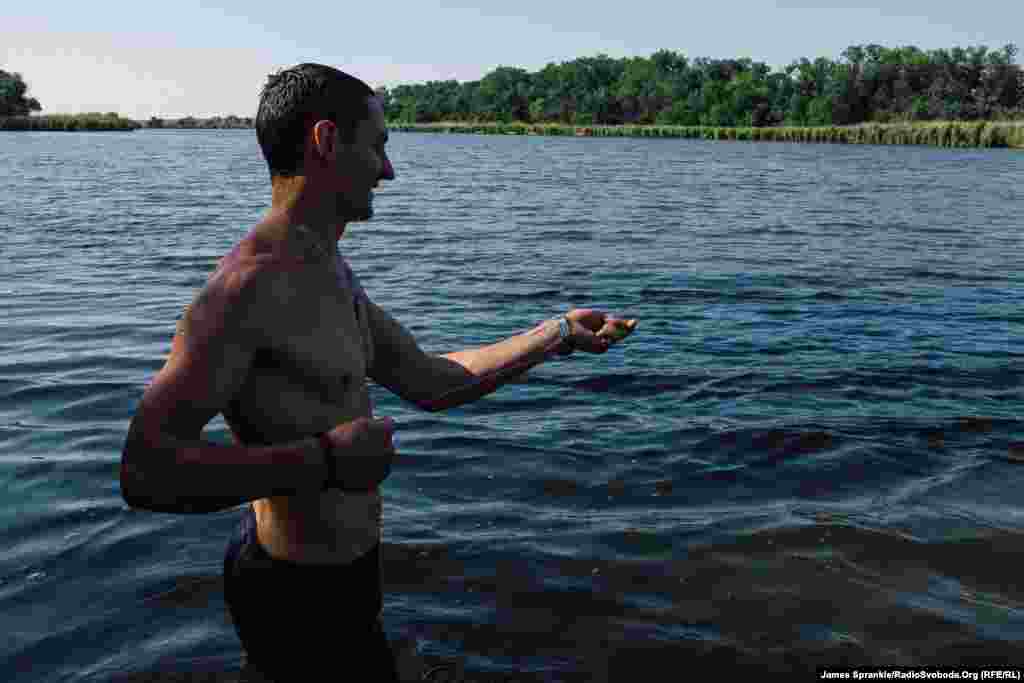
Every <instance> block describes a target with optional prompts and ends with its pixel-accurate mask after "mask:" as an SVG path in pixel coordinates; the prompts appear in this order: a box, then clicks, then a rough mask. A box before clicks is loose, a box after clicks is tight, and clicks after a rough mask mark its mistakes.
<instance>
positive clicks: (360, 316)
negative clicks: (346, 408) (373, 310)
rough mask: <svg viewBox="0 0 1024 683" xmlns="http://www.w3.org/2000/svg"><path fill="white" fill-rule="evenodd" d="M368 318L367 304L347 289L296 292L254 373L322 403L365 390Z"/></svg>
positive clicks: (370, 348) (369, 351)
mask: <svg viewBox="0 0 1024 683" xmlns="http://www.w3.org/2000/svg"><path fill="white" fill-rule="evenodd" d="M366 316H367V312H366V310H365V303H364V302H363V301H361V300H359V299H357V298H356V297H355V296H354V295H353V293H352V291H351V290H350V289H349V288H347V287H340V286H339V287H335V288H324V287H319V288H310V289H308V290H306V291H302V290H299V291H297V292H295V293H294V295H293V296H291V297H289V305H288V306H285V307H282V313H281V317H280V320H279V321H277V322H276V323H275V325H274V329H273V332H272V334H271V335H269V340H268V345H267V347H266V348H264V349H261V350H260V351H258V352H257V354H256V358H255V362H254V363H253V367H252V371H253V372H256V373H260V372H271V373H275V374H277V375H286V376H288V377H290V378H291V379H293V381H294V382H295V383H296V384H300V385H304V386H307V387H308V388H309V389H311V390H313V391H315V392H316V393H318V394H322V395H323V397H324V398H325V399H326V400H332V401H341V400H344V399H345V398H346V397H347V396H349V395H351V394H352V393H353V392H357V391H358V392H364V391H365V383H366V376H367V372H368V369H369V367H370V364H371V363H372V352H373V345H372V343H371V340H370V331H369V328H368V326H367V325H366Z"/></svg>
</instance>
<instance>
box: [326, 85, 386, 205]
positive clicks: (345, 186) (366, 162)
mask: <svg viewBox="0 0 1024 683" xmlns="http://www.w3.org/2000/svg"><path fill="white" fill-rule="evenodd" d="M367 109H368V112H369V116H368V117H367V118H366V119H364V120H362V121H360V122H359V125H358V126H357V127H356V130H355V135H354V140H353V142H352V144H346V143H345V142H344V141H343V140H342V139H341V131H340V129H336V133H335V134H336V135H337V136H338V140H337V142H338V157H337V165H336V168H335V172H336V174H337V175H336V178H337V181H338V182H337V188H338V190H337V201H338V203H337V212H338V219H339V220H340V221H343V222H354V221H368V220H370V218H372V217H373V188H375V187H377V184H378V183H379V182H380V181H381V180H393V179H394V177H395V173H394V169H393V168H392V167H391V160H390V159H388V156H387V152H386V151H385V148H384V147H385V144H386V143H387V139H388V132H387V125H386V124H385V122H384V108H383V107H382V106H381V103H380V100H379V99H378V98H376V97H368V98H367Z"/></svg>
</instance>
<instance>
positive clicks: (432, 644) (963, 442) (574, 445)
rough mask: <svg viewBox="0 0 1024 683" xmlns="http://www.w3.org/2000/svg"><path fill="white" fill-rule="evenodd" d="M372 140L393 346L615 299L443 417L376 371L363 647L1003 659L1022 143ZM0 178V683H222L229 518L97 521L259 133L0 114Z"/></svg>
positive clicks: (256, 202) (1016, 549)
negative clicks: (380, 159) (590, 331)
mask: <svg viewBox="0 0 1024 683" xmlns="http://www.w3.org/2000/svg"><path fill="white" fill-rule="evenodd" d="M391 147H392V152H391V155H392V159H393V161H394V164H395V167H396V172H397V176H398V177H397V180H396V181H394V182H392V183H390V184H385V186H384V187H382V188H381V190H380V191H379V193H378V195H377V200H376V205H377V216H376V218H375V219H374V220H373V221H372V222H369V223H362V224H355V225H352V226H350V229H349V232H348V233H347V234H346V236H345V238H344V239H343V240H342V242H341V249H342V252H343V253H344V254H345V255H346V256H347V258H348V259H349V261H350V263H351V264H352V266H353V268H354V269H355V271H356V272H357V273H358V274H359V276H360V278H361V279H362V282H363V284H364V285H365V287H366V289H367V290H368V292H369V294H370V296H371V297H372V298H373V299H374V300H375V301H376V302H377V303H379V304H381V305H383V306H384V307H385V308H387V309H388V310H389V311H390V312H391V313H392V314H393V315H394V316H395V317H397V318H398V319H399V320H400V321H402V322H403V323H404V324H405V325H406V326H407V327H408V328H409V329H410V330H412V331H413V332H414V333H415V334H416V336H417V338H418V339H419V341H420V343H421V345H422V346H423V347H424V348H426V349H427V350H429V351H432V352H438V353H444V352H448V351H454V350H458V349H461V348H466V347H470V346H476V345H482V344H486V343H490V342H493V341H497V340H500V339H503V338H505V337H507V336H510V335H512V334H515V333H518V332H520V331H524V330H527V329H529V328H531V327H532V326H533V325H535V324H536V323H537V322H539V321H540V320H542V319H544V318H546V317H551V316H554V315H556V314H559V313H562V312H565V311H566V310H568V309H570V308H572V307H597V308H602V309H605V310H608V311H611V312H615V313H618V314H621V315H628V316H630V317H636V318H638V319H639V320H640V327H639V329H638V331H637V332H636V334H634V336H633V337H631V338H630V339H629V340H628V342H626V343H624V344H623V345H621V346H619V347H616V348H615V349H613V350H612V351H611V352H609V353H608V354H606V355H604V356H586V355H582V354H578V355H576V356H573V357H571V358H569V359H567V360H563V361H558V362H552V363H549V364H546V365H544V366H541V367H539V368H535V369H534V370H533V371H531V373H530V375H529V380H528V381H527V382H525V383H522V384H513V385H509V386H506V387H504V388H502V389H501V390H500V391H499V392H498V393H496V394H493V395H491V396H489V397H487V398H485V399H483V400H482V401H480V402H478V403H476V404H473V405H470V406H465V407H463V408H459V409H454V410H451V411H448V412H444V413H438V414H428V413H421V412H417V411H416V410H415V408H413V407H412V406H410V405H407V404H404V403H402V402H401V401H400V400H399V399H397V398H396V397H395V396H393V395H391V394H389V393H387V392H386V391H384V390H383V389H381V388H380V387H377V386H372V387H371V394H372V397H373V400H374V403H375V412H376V413H377V414H378V415H390V416H392V417H394V418H395V420H396V423H397V426H398V430H399V432H400V433H401V435H402V449H403V454H404V456H405V457H404V459H403V460H402V464H401V465H400V466H398V467H396V469H395V471H394V473H393V474H392V476H391V477H390V479H388V481H387V482H386V484H385V487H384V492H385V508H384V532H383V534H384V547H383V565H384V581H385V608H384V622H385V625H386V628H387V631H388V635H389V637H390V638H391V639H392V640H393V641H395V642H398V641H403V642H404V643H406V644H415V645H416V647H417V648H418V652H419V654H420V655H421V656H422V657H423V658H424V659H426V660H428V661H436V660H437V659H438V658H443V659H454V658H460V657H461V658H463V659H464V661H465V665H466V670H467V672H468V673H469V676H470V677H471V678H472V676H477V677H479V678H481V679H483V678H486V680H552V681H553V680H580V681H582V680H612V681H619V680H633V679H634V677H635V675H636V672H637V671H639V670H641V669H640V667H643V670H650V671H665V672H666V674H665V675H666V677H667V678H666V680H676V677H677V675H678V672H680V671H683V670H688V667H691V666H692V665H693V664H694V662H695V661H697V660H698V659H701V658H702V659H704V660H706V661H707V662H709V663H712V664H713V665H717V664H723V665H725V664H729V665H737V666H738V665H750V666H756V667H759V670H761V671H765V670H768V669H770V668H777V669H780V670H784V669H790V670H792V669H801V668H803V669H808V668H811V669H813V668H814V667H815V666H819V665H824V664H830V665H837V664H840V663H846V664H849V665H867V664H875V665H913V666H918V665H926V664H957V665H962V664H970V663H975V664H978V665H982V664H984V665H986V666H989V665H995V664H1012V663H1014V662H1016V663H1018V664H1019V662H1021V661H1024V658H1022V654H1024V653H1022V648H1021V644H1022V639H1024V591H1022V590H1021V581H1020V558H1021V551H1022V550H1024V544H1022V542H1021V541H1022V535H1021V533H1022V529H1024V516H1022V511H1024V506H1022V502H1021V493H1020V492H1021V490H1022V486H1024V464H1019V463H1018V461H1021V460H1024V418H1022V406H1024V388H1022V380H1024V343H1022V341H1021V340H1022V333H1024V308H1022V305H1024V274H1022V271H1024V268H1022V265H1024V248H1022V247H1024V245H1022V231H1021V228H1022V216H1024V193H1022V188H1024V183H1022V179H1024V155H1021V154H1020V153H1019V152H1018V153H1013V152H1009V151H1002V150H985V151H980V150H939V149H929V148H914V147H867V146H863V147H862V146H857V147H845V146H813V145H786V144H777V143H767V144H757V143H726V142H701V141H681V140H646V139H642V140H634V139H604V138H602V139H560V138H534V137H517V136H507V137H473V136H461V135H442V136H430V135H423V134H411V133H408V134H403V133H396V134H393V135H392V143H391ZM0 197H2V198H3V201H2V202H0V240H2V241H0V245H2V258H0V290H2V291H0V294H2V297H0V302H2V303H0V306H2V313H3V325H2V327H0V352H2V353H0V446H2V448H0V479H2V481H3V489H2V490H3V493H2V495H3V497H4V499H3V503H4V504H3V505H2V506H0V546H2V547H3V552H2V553H0V678H2V679H3V680H8V681H19V682H20V681H26V682H27V681H32V682H35V681H76V682H77V681H110V680H127V679H126V678H124V677H131V676H134V675H136V674H138V675H140V676H142V675H145V677H143V678H134V679H131V680H143V679H145V680H149V678H148V677H151V676H154V675H156V674H159V673H162V674H164V675H166V676H170V675H171V674H183V673H189V672H191V673H197V672H219V674H218V676H217V678H219V679H223V680H232V679H233V677H237V672H238V670H239V668H240V666H241V664H242V652H241V647H240V644H239V642H238V640H237V638H236V636H235V634H234V631H233V629H232V627H231V623H230V620H229V618H228V615H227V612H226V608H225V605H224V602H223V591H222V584H221V578H220V569H221V560H222V557H223V552H224V547H225V545H226V543H227V540H228V537H229V535H230V534H231V533H232V531H233V530H234V528H235V526H236V525H237V523H238V519H239V516H240V513H241V508H239V509H235V510H231V511H225V512H222V513H218V514H213V515H197V516H173V515H162V514H153V513H147V512H140V511H133V510H129V509H127V508H126V506H125V505H124V504H123V502H122V500H121V497H120V491H119V485H118V477H117V466H118V463H119V459H120V450H121V446H122V444H123V440H124V437H125V434H126V430H127V426H128V422H129V420H130V418H131V416H132V414H133V412H134V410H135V406H136V404H137V402H138V400H139V398H140V396H141V394H142V391H143V389H144V387H145V385H146V383H147V382H148V381H149V380H150V379H151V378H152V376H153V374H154V373H155V372H156V371H157V370H158V369H159V367H160V366H161V365H162V362H163V358H164V357H165V356H166V354H167V352H168V350H169V343H170V339H171V335H172V333H173V330H174V324H175V322H176V320H177V318H178V316H179V315H180V313H181V309H182V307H183V306H184V305H185V304H186V303H188V301H189V300H190V299H191V297H192V295H193V293H194V291H195V290H196V288H198V287H200V286H201V285H202V283H203V282H204V281H205V278H206V276H207V275H209V274H210V273H211V272H212V269H213V267H214V264H215V263H216V261H217V260H218V259H219V258H220V257H221V256H222V255H223V254H224V253H225V252H227V251H228V250H229V249H230V248H231V247H232V246H233V245H234V244H235V243H236V242H237V240H238V239H240V238H241V237H242V236H243V235H244V234H245V233H246V232H247V231H248V230H249V228H250V227H251V226H252V225H253V223H254V222H255V221H256V220H257V219H258V218H259V217H260V215H261V213H262V211H263V210H264V209H265V206H266V204H267V202H268V200H269V189H268V181H267V177H266V171H265V167H264V165H263V162H262V160H261V158H260V155H259V149H258V147H257V145H256V141H255V136H254V134H253V133H252V132H251V131H137V132H135V133H109V134H88V133H13V134H12V133H5V134H0ZM205 434H206V438H208V439H210V440H212V441H217V442H222V443H226V442H228V440H229V435H228V432H227V430H226V426H225V424H224V422H223V420H222V419H221V418H219V417H218V418H217V419H216V420H214V421H213V422H211V423H210V425H209V426H208V427H207V430H206V433H205ZM410 646H411V645H410ZM119 677H121V678H119ZM602 677H604V678H602ZM168 680H171V678H168ZM173 680H179V679H173ZM652 680H653V679H652Z"/></svg>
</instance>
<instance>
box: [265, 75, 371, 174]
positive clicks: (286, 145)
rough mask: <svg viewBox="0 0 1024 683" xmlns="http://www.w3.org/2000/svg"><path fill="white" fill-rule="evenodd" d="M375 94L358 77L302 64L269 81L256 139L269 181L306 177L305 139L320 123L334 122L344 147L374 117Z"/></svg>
mask: <svg viewBox="0 0 1024 683" xmlns="http://www.w3.org/2000/svg"><path fill="white" fill-rule="evenodd" d="M375 94H376V93H374V92H373V90H372V89H371V88H370V86H368V85H367V84H366V83H364V82H363V81H361V80H359V79H358V78H356V77H354V76H350V75H349V74H347V73H345V72H343V71H339V70H337V69H335V68H333V67H330V66H324V65H323V64H309V63H305V64H298V65H296V66H293V67H291V68H289V69H284V70H282V71H278V72H277V73H275V74H270V76H268V77H267V82H266V84H265V85H264V86H263V90H262V91H261V92H260V107H259V111H258V112H257V113H256V140H257V141H258V142H259V144H260V149H261V150H263V158H264V159H266V160H267V166H269V167H270V177H271V178H273V177H274V176H293V175H298V174H299V173H301V172H302V158H303V154H304V152H305V146H306V135H307V134H308V133H309V130H310V129H311V128H312V127H313V125H314V124H315V123H316V122H317V121H321V120H324V119H326V120H328V121H333V122H334V123H335V125H337V126H338V128H339V130H340V132H341V138H342V140H343V141H344V142H346V143H352V142H353V141H354V139H355V132H356V128H357V127H358V126H359V122H360V121H363V120H365V119H367V118H369V116H370V112H369V108H368V107H367V103H366V98H367V97H372V96H373V95H375Z"/></svg>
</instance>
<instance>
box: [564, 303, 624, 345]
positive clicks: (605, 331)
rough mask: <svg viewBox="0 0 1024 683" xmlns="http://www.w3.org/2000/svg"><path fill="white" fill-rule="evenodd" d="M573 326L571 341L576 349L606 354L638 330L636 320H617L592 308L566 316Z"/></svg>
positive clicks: (577, 310) (579, 309)
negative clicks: (613, 346) (613, 345)
mask: <svg viewBox="0 0 1024 683" xmlns="http://www.w3.org/2000/svg"><path fill="white" fill-rule="evenodd" d="M565 317H566V318H568V319H569V322H570V324H571V325H572V336H571V337H570V340H571V341H572V345H573V348H574V349H577V350H579V351H586V352H587V353H604V352H605V351H607V350H608V349H609V348H611V346H612V344H617V343H618V342H620V341H622V340H623V339H625V338H626V337H628V336H629V335H630V334H632V333H633V330H635V329H636V325H637V321H636V320H635V319H628V320H627V319H625V318H616V317H615V316H612V315H605V314H604V313H602V312H601V311H595V310H593V309H590V308H577V309H574V310H572V311H569V312H568V313H567V314H566V316H565Z"/></svg>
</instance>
